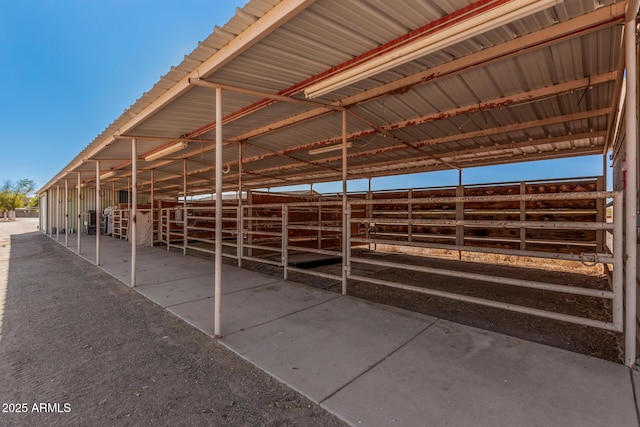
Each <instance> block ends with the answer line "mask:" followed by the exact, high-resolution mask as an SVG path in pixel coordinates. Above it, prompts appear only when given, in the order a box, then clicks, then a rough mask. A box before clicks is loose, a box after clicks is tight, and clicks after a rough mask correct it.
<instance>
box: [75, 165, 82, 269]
mask: <svg viewBox="0 0 640 427" xmlns="http://www.w3.org/2000/svg"><path fill="white" fill-rule="evenodd" d="M80 190H82V180H81V178H80V172H78V187H77V192H76V193H77V194H76V199H77V201H76V203H77V211H78V212H77V213H78V224H77V225H76V228H77V230H76V231H77V233H76V234H77V236H76V238H77V239H78V243H77V245H78V247H77V252H78V256H79V255H80V236H81V235H82V212H81V211H80Z"/></svg>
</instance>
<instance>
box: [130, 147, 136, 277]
mask: <svg viewBox="0 0 640 427" xmlns="http://www.w3.org/2000/svg"><path fill="white" fill-rule="evenodd" d="M131 199H132V200H131V208H130V209H129V236H130V241H131V287H132V288H135V287H136V270H137V267H138V241H137V240H138V226H137V221H138V218H137V213H138V145H137V141H136V139H135V138H131Z"/></svg>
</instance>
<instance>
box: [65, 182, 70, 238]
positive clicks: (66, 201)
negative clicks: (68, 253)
mask: <svg viewBox="0 0 640 427" xmlns="http://www.w3.org/2000/svg"><path fill="white" fill-rule="evenodd" d="M64 245H65V246H66V247H69V181H68V180H66V179H65V180H64Z"/></svg>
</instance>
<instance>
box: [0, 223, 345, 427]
mask: <svg viewBox="0 0 640 427" xmlns="http://www.w3.org/2000/svg"><path fill="white" fill-rule="evenodd" d="M37 224H38V222H37V220H31V219H22V220H17V221H15V222H3V221H0V404H1V405H2V407H1V408H0V410H1V412H0V425H2V426H5V425H19V426H20V425H31V426H36V425H64V426H70V425H136V426H145V425H149V426H151V425H153V426H157V425H171V426H174V425H185V426H187V425H188V426H199V425H208V426H218V425H232V426H294V425H295V426H298V425H299V426H339V425H343V423H342V422H341V421H339V420H338V419H337V418H335V417H333V416H332V415H330V414H328V413H327V412H326V411H324V410H323V409H322V408H320V407H319V406H318V405H315V404H313V403H311V402H310V401H309V400H307V399H306V398H304V397H302V396H301V395H300V394H298V393H296V392H295V391H293V390H291V389H290V388H288V387H287V386H285V385H283V384H281V383H279V382H278V381H276V380H274V379H273V378H271V377H270V376H268V375H267V374H265V373H263V372H262V371H260V370H259V369H257V368H255V367H254V366H253V365H250V364H249V363H248V362H246V361H244V360H243V359H241V358H240V357H238V356H236V355H235V354H233V353H231V352H230V351H228V350H227V349H225V348H224V347H223V346H221V345H219V344H217V343H216V342H215V341H214V340H212V339H211V338H209V337H207V336H206V335H204V334H203V333H201V332H200V331H198V330H196V329H195V328H193V327H191V326H189V325H188V324H186V323H184V322H182V321H181V320H179V319H177V318H176V317H174V316H173V315H171V314H169V313H168V312H166V311H165V310H164V309H162V308H161V307H159V306H157V305H155V304H154V303H152V302H150V301H148V300H147V299H146V298H144V297H142V296H141V295H139V294H138V293H136V292H135V291H133V290H132V289H130V288H128V287H126V286H125V285H123V284H121V283H120V282H118V281H116V280H115V279H113V278H112V277H110V276H109V275H108V274H106V273H104V272H102V271H101V270H99V269H98V268H95V267H93V266H92V265H91V264H89V263H88V262H86V261H84V260H82V259H80V258H79V257H77V256H76V255H74V254H73V253H71V252H69V251H68V250H67V249H65V248H64V247H62V246H61V245H59V244H57V243H56V242H54V241H52V240H51V239H49V238H47V237H46V236H44V235H43V234H41V233H40V232H39V231H37V230H36V228H37ZM3 307H4V309H3ZM18 411H20V412H18Z"/></svg>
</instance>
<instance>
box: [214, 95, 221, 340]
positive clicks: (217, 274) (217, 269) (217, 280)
mask: <svg viewBox="0 0 640 427" xmlns="http://www.w3.org/2000/svg"><path fill="white" fill-rule="evenodd" d="M214 262H215V265H214V275H213V276H214V279H213V280H214V315H213V318H214V319H213V325H214V327H213V329H214V332H213V335H214V337H215V338H220V337H221V336H222V335H221V332H220V331H221V327H220V318H221V316H220V312H221V307H222V305H221V301H220V298H221V296H222V88H220V87H217V88H216V244H215V261H214Z"/></svg>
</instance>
